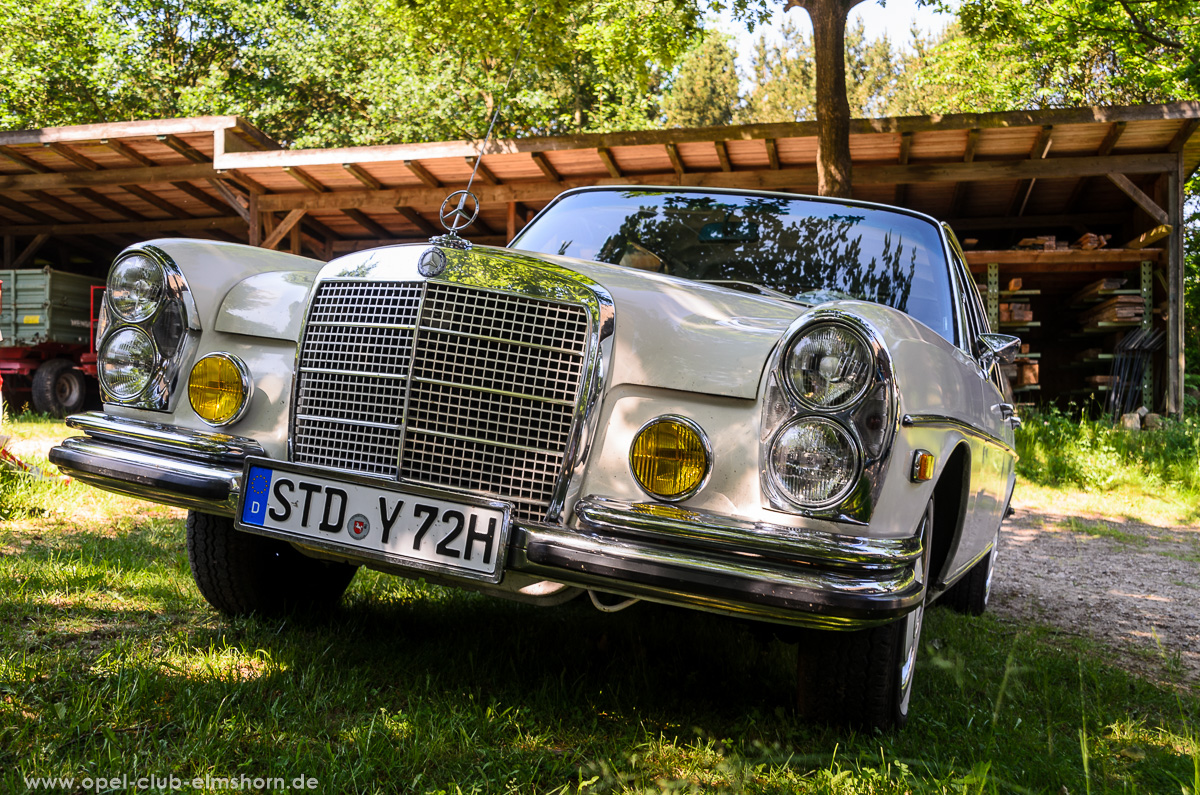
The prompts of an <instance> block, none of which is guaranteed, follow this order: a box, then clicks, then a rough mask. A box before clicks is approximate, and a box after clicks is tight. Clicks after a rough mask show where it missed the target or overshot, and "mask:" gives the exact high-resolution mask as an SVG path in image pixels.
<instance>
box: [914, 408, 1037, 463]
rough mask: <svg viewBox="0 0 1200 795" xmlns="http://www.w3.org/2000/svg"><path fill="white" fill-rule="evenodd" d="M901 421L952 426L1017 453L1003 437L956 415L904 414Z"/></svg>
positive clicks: (917, 426) (1013, 453) (929, 425)
mask: <svg viewBox="0 0 1200 795" xmlns="http://www.w3.org/2000/svg"><path fill="white" fill-rule="evenodd" d="M901 423H902V424H903V425H904V427H906V428H928V427H937V426H942V427H948V428H954V429H955V430H958V431H962V432H963V433H965V434H967V435H968V436H974V437H975V438H976V439H979V440H981V441H984V442H987V443H988V444H991V445H993V446H994V447H999V448H1000V449H1001V450H1003V451H1004V452H1006V453H1011V454H1012V455H1014V456H1015V455H1016V454H1017V451H1016V449H1015V448H1014V447H1013V446H1012V445H1011V444H1009V443H1008V442H1006V441H1004V440H1003V439H1000V438H997V437H995V436H992V435H991V434H990V433H987V432H985V431H981V430H979V429H978V428H976V427H975V426H974V425H971V424H970V423H969V422H966V421H965V420H960V419H957V418H956V417H950V416H948V415H946V414H905V415H904V419H903V420H901Z"/></svg>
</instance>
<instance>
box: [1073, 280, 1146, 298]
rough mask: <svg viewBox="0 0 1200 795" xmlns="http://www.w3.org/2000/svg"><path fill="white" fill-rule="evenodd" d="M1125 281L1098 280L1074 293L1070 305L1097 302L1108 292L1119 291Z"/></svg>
mask: <svg viewBox="0 0 1200 795" xmlns="http://www.w3.org/2000/svg"><path fill="white" fill-rule="evenodd" d="M1127 281H1129V280H1128V279H1122V278H1119V277H1118V278H1109V279H1098V280H1097V281H1094V282H1092V283H1091V284H1089V285H1088V286H1087V287H1084V288H1083V289H1082V290H1080V291H1079V292H1077V293H1075V295H1073V296H1071V301H1070V303H1072V304H1082V303H1084V302H1086V301H1097V300H1099V299H1100V298H1102V297H1103V295H1104V293H1105V292H1106V291H1108V290H1120V289H1121V288H1122V287H1124V286H1125V282H1127ZM1138 300H1139V301H1140V300H1141V299H1140V298H1139V299H1138Z"/></svg>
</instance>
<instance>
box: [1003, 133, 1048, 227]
mask: <svg viewBox="0 0 1200 795" xmlns="http://www.w3.org/2000/svg"><path fill="white" fill-rule="evenodd" d="M1053 145H1054V125H1053V124H1046V125H1043V126H1042V129H1041V130H1040V131H1039V132H1038V135H1037V138H1035V139H1034V141H1033V146H1031V147H1030V148H1029V159H1030V160H1045V159H1046V155H1048V154H1050V147H1051V146H1053ZM1036 184H1037V177H1032V178H1030V179H1028V180H1023V181H1021V182H1018V183H1017V188H1016V190H1015V191H1013V197H1012V201H1011V202H1010V203H1009V206H1008V214H1009V215H1015V216H1017V217H1020V216H1022V215H1024V214H1025V208H1026V207H1027V206H1028V205H1029V197H1030V196H1032V195H1033V186H1034V185H1036Z"/></svg>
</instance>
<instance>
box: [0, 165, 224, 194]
mask: <svg viewBox="0 0 1200 795" xmlns="http://www.w3.org/2000/svg"><path fill="white" fill-rule="evenodd" d="M217 176H219V175H218V173H217V172H216V170H215V169H213V167H212V166H211V165H209V164H205V163H190V164H188V165H184V166H157V167H154V168H147V167H141V168H110V169H105V170H104V171H67V172H46V173H39V174H7V175H0V190H3V191H13V190H20V191H25V190H54V189H65V190H75V189H78V188H91V187H97V186H100V185H153V184H164V183H168V182H175V181H177V180H193V179H214V178H216V177H217Z"/></svg>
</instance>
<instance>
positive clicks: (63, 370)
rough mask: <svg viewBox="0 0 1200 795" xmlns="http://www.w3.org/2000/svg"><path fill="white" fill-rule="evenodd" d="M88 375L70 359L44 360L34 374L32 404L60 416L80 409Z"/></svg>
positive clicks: (45, 412)
mask: <svg viewBox="0 0 1200 795" xmlns="http://www.w3.org/2000/svg"><path fill="white" fill-rule="evenodd" d="M85 400H87V376H85V375H84V374H83V371H82V370H79V369H77V368H76V367H75V363H74V362H72V361H71V360H70V359H51V360H50V361H48V362H43V363H42V366H41V367H39V368H38V369H37V371H36V372H34V374H33V408H34V411H38V412H41V413H42V414H50V415H52V416H55V417H58V418H59V419H61V418H63V417H66V416H67V415H69V414H75V413H77V412H79V411H80V410H82V409H83V403H84V401H85Z"/></svg>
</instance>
